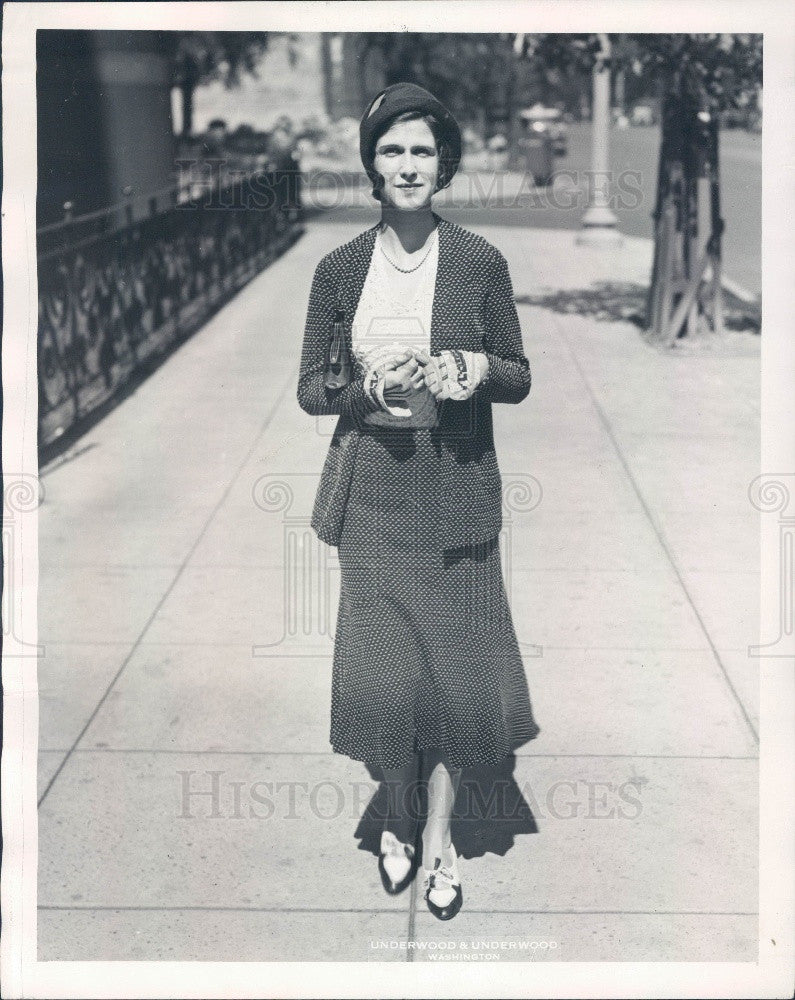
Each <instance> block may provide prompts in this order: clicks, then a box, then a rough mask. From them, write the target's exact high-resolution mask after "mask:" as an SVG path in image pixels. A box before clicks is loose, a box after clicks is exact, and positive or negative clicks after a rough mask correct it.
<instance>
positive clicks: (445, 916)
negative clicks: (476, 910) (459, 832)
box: [422, 845, 464, 920]
mask: <svg viewBox="0 0 795 1000" xmlns="http://www.w3.org/2000/svg"><path fill="white" fill-rule="evenodd" d="M450 851H451V853H452V855H453V860H452V861H451V863H450V864H449V865H443V864H442V859H441V858H435V860H434V866H433V868H424V869H423V872H424V874H425V878H424V880H423V884H422V888H423V890H424V891H425V902H426V903H427V904H428V909H429V910H430V911H431V913H432V914H433V915H434V916H435V917H438V918H439V920H451V919H452V918H453V917H454V916H455V915H456V913H458V911H459V910H460V909H461V906H462V904H463V902H464V893H463V891H462V889H461V878H460V876H459V874H458V855H457V854H456V852H455V848H454V847H453V846H452V845H451V846H450Z"/></svg>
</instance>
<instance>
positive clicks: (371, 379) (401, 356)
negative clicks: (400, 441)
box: [364, 348, 419, 416]
mask: <svg viewBox="0 0 795 1000" xmlns="http://www.w3.org/2000/svg"><path fill="white" fill-rule="evenodd" d="M418 367H419V366H418V364H417V361H416V359H415V357H414V354H413V353H412V352H411V351H410V350H408V349H403V348H398V349H397V350H393V351H391V353H380V354H379V355H378V356H377V357H376V358H375V359H374V362H371V365H370V367H369V368H368V370H367V372H366V373H365V377H364V388H365V392H367V393H368V394H369V395H370V396H371V398H373V399H375V400H376V401H377V402H378V404H379V406H380V407H381V408H382V409H384V410H387V411H388V412H390V413H394V414H395V416H407V415H408V414H406V413H405V412H403V411H398V412H395V411H393V410H392V409H391V408H390V406H389V403H390V402H397V401H399V400H401V399H403V398H404V397H405V396H406V395H407V394H408V393H409V392H410V391H411V389H412V388H413V381H412V380H413V378H414V376H415V375H416V373H417V370H418Z"/></svg>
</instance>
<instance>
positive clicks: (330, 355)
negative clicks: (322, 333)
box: [323, 306, 351, 389]
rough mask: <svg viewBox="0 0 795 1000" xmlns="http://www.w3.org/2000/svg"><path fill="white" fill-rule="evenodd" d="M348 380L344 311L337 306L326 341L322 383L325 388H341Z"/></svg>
mask: <svg viewBox="0 0 795 1000" xmlns="http://www.w3.org/2000/svg"><path fill="white" fill-rule="evenodd" d="M350 380H351V358H350V354H349V353H348V345H347V343H346V342H345V312H344V311H343V310H342V309H341V308H340V307H339V306H337V308H336V309H335V311H334V321H333V322H332V324H331V329H330V330H329V335H328V341H327V342H326V364H325V371H324V375H323V385H325V387H326V388H327V389H342V388H343V387H344V386H346V385H347V384H348V383H349V382H350Z"/></svg>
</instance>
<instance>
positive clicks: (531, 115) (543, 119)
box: [519, 104, 569, 156]
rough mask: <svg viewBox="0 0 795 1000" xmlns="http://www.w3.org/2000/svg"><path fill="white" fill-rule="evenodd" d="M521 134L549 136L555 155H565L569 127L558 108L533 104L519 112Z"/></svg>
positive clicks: (567, 145)
mask: <svg viewBox="0 0 795 1000" xmlns="http://www.w3.org/2000/svg"><path fill="white" fill-rule="evenodd" d="M519 121H520V122H521V124H522V132H523V134H525V135H526V134H528V133H531V132H532V133H535V134H536V135H546V136H548V137H549V140H550V143H551V145H552V150H553V152H554V153H555V154H556V155H557V156H565V155H566V152H567V151H568V148H569V129H568V126H567V125H566V122H565V121H564V118H563V112H562V111H561V110H560V108H547V107H545V106H544V105H543V104H534V105H533V106H532V107H531V108H525V109H524V110H523V111H520V112H519Z"/></svg>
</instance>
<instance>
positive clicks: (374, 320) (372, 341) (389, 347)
mask: <svg viewBox="0 0 795 1000" xmlns="http://www.w3.org/2000/svg"><path fill="white" fill-rule="evenodd" d="M429 241H430V243H431V245H430V248H429V247H428V244H427V243H426V245H425V246H424V247H422V248H421V249H420V250H419V251H417V254H416V256H417V257H419V258H420V259H421V260H422V255H423V254H425V253H426V252H427V257H425V259H424V260H423V262H422V264H420V266H419V267H418V268H417V269H416V270H414V271H411V272H410V273H408V274H406V273H404V272H402V271H398V270H397V268H396V267H394V266H393V265H392V264H391V263H390V262H389V261H388V260H387V258H386V257H385V256H384V251H383V245H382V243H381V233H380V232H379V233H377V234H376V238H375V246H374V247H373V255H372V259H371V261H370V269H369V271H368V272H367V278H366V280H365V283H364V287H363V288H362V294H361V296H360V298H359V305H358V307H357V309H356V315H355V316H354V319H353V326H352V328H351V345H352V347H353V353H354V356H355V357H356V359H357V361H358V362H359V363H360V364H361V365H362V368H363V369H364V370H365V371H366V370H367V369H368V368H370V367H371V366H372V365H373V364H374V363H377V360H378V358H379V357H380V356H383V355H388V354H390V353H392V352H393V351H394V350H395V348H410V349H413V350H424V351H428V352H429V353H430V349H431V316H432V313H433V299H434V291H435V288H436V271H437V267H438V264H439V235H438V230H434V231H433V233H432V234H431V236H430V237H429ZM388 409H389V412H388V413H387V412H384V411H381V410H378V411H376V412H375V413H368V414H367V416H366V418H365V419H366V421H367V422H368V423H371V424H378V425H379V426H382V427H404V428H416V427H434V426H435V425H436V422H437V406H436V400H435V399H434V398H433V396H432V395H431V394H430V392H428V390H427V389H426V388H425V387H424V386H423V387H422V388H420V389H418V390H414V391H412V392H411V393H410V394H409V395H408V396H406V397H405V405H391V404H390V405H389V407H388Z"/></svg>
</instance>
